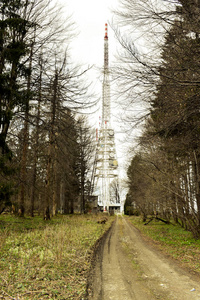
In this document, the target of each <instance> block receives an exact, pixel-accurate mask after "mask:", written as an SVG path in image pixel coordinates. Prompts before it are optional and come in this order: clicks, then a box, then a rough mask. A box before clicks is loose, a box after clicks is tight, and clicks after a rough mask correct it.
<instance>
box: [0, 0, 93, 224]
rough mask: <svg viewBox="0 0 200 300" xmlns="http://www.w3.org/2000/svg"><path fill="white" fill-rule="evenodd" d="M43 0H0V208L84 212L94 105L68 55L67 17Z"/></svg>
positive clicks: (81, 72) (71, 31)
mask: <svg viewBox="0 0 200 300" xmlns="http://www.w3.org/2000/svg"><path fill="white" fill-rule="evenodd" d="M54 3H55V2H54V1H51V0H33V1H32V0H31V1H30V0H25V1H24V0H3V1H1V2H0V213H2V212H5V211H6V210H9V211H12V212H13V213H15V214H17V215H18V216H24V214H28V215H30V216H32V217H33V216H34V214H40V215H43V218H44V219H45V220H48V219H50V217H51V216H54V215H55V214H56V213H57V212H58V211H60V212H61V213H70V214H71V213H73V212H74V210H75V209H77V210H79V211H80V212H82V213H84V212H85V210H86V200H85V197H86V196H87V195H88V193H89V189H90V183H89V181H88V179H87V178H88V177H87V174H88V172H89V169H90V168H91V163H92V160H91V158H92V157H93V156H94V153H93V152H94V144H93V140H94V138H93V136H94V133H93V131H92V130H91V128H90V126H89V125H88V120H87V118H86V117H85V116H84V115H83V114H81V113H80V112H81V111H83V108H84V109H85V110H87V109H89V108H91V107H92V106H93V105H95V100H94V99H92V97H91V96H89V94H88V93H87V89H88V83H87V81H86V79H85V73H86V71H87V70H84V69H83V68H82V67H81V66H77V65H75V62H72V61H71V58H70V51H69V45H70V41H71V40H72V38H73V37H75V35H76V32H75V26H74V25H75V24H74V23H73V21H72V19H71V17H66V13H65V14H64V13H63V11H62V7H59V6H58V4H54Z"/></svg>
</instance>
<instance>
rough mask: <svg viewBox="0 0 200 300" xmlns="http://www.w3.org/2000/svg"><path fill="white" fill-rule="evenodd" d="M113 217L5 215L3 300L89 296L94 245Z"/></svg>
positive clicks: (0, 243) (0, 271) (0, 263)
mask: <svg viewBox="0 0 200 300" xmlns="http://www.w3.org/2000/svg"><path fill="white" fill-rule="evenodd" d="M3 218H4V219H3ZM112 221H113V218H109V219H108V221H107V222H106V224H105V225H104V224H103V225H102V224H98V223H97V221H96V218H95V217H94V216H60V217H59V218H58V217H57V218H55V219H53V220H52V221H51V222H49V223H48V224H47V223H45V222H44V221H43V220H41V219H39V218H37V219H34V220H33V219H28V218H27V219H24V220H23V219H17V221H16V219H14V217H12V218H10V217H9V221H8V220H6V217H3V216H0V224H1V225H2V224H3V225H2V226H1V227H2V228H1V237H0V247H1V248H0V259H1V260H0V299H15V300H18V299H20V300H25V299H84V294H85V290H86V280H87V272H88V269H89V266H90V263H89V258H90V254H91V249H92V247H93V245H94V244H95V242H96V240H97V239H98V238H99V237H100V236H101V235H102V234H103V232H105V230H106V229H108V227H109V226H110V225H111V223H112ZM14 223H15V226H13V224H14Z"/></svg>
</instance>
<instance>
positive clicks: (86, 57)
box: [59, 0, 118, 67]
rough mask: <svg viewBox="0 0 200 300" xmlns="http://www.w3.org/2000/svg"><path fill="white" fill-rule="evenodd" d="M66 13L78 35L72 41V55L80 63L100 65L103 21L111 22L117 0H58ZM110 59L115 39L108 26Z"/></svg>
mask: <svg viewBox="0 0 200 300" xmlns="http://www.w3.org/2000/svg"><path fill="white" fill-rule="evenodd" d="M59 1H60V2H61V3H63V5H64V6H65V8H66V12H67V14H69V15H71V14H72V19H73V20H74V21H75V23H76V25H77V32H79V35H78V36H77V37H76V38H75V39H74V41H73V42H72V47H73V54H72V57H73V58H75V59H76V60H78V62H80V63H84V64H90V65H96V66H98V67H102V64H103V42H104V32H105V29H104V28H105V23H108V22H112V17H113V13H112V10H113V9H114V8H116V7H117V5H118V0H59ZM108 34H109V46H110V47H109V48H110V51H109V53H110V61H112V59H113V57H114V53H115V47H116V41H115V39H114V34H113V32H112V30H111V28H109V33H108Z"/></svg>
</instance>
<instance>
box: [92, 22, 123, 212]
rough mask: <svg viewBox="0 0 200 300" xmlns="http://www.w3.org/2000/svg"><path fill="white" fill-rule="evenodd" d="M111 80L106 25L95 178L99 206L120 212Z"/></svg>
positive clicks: (103, 209) (106, 27)
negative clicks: (115, 189)
mask: <svg viewBox="0 0 200 300" xmlns="http://www.w3.org/2000/svg"><path fill="white" fill-rule="evenodd" d="M110 102H111V101H110V79H109V64H108V25H107V23H106V24H105V36H104V66H103V85H102V122H101V127H100V130H99V135H98V139H97V150H96V157H95V163H94V178H96V182H98V180H99V179H101V185H100V186H99V189H100V194H99V198H98V206H99V207H100V209H101V210H102V211H112V210H114V211H115V210H118V211H119V210H120V207H121V204H120V201H119V199H118V198H116V195H112V193H111V190H110V184H111V182H112V181H113V180H114V179H115V180H116V179H117V178H118V170H117V169H118V163H117V157H116V151H115V140H114V135H115V132H114V130H113V129H112V127H111V124H110V120H111V117H110V106H111V105H110Z"/></svg>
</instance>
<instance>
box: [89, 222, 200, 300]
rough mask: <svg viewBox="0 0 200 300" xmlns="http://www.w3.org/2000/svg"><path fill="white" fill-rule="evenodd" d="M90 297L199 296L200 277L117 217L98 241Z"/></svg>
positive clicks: (182, 299) (168, 299)
mask: <svg viewBox="0 0 200 300" xmlns="http://www.w3.org/2000/svg"><path fill="white" fill-rule="evenodd" d="M88 291H89V295H88V299H89V300H110V299H113V300H134V299H137V300H154V299H162V300H174V299H178V300H193V299H194V300H196V299H198V300H200V280H199V281H198V280H197V279H196V278H192V275H190V274H189V273H187V272H186V271H184V270H182V269H180V268H179V267H178V266H177V265H176V264H174V263H173V262H172V261H170V260H169V259H167V258H166V257H164V256H163V255H162V254H161V253H159V252H158V251H156V250H155V249H153V248H152V247H151V246H149V245H148V244H147V243H146V242H144V240H143V239H142V237H141V236H140V233H139V232H138V230H137V229H135V228H134V227H133V226H132V224H130V223H129V222H128V221H126V219H125V218H121V217H117V220H116V222H114V224H113V226H112V228H111V230H110V231H109V233H108V234H107V236H106V237H105V240H104V242H103V243H102V245H100V247H99V249H98V251H97V253H96V257H95V260H94V267H93V270H92V272H91V277H90V282H89V289H88Z"/></svg>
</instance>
